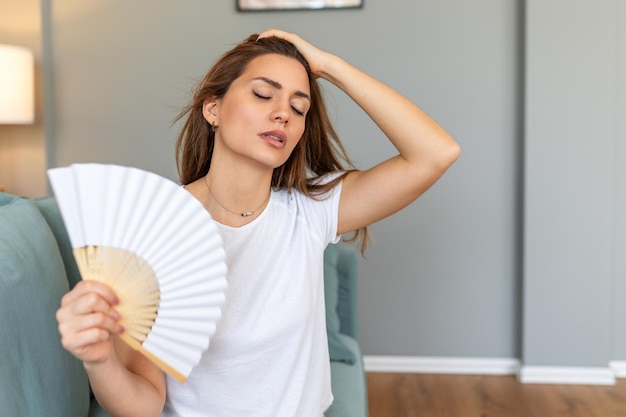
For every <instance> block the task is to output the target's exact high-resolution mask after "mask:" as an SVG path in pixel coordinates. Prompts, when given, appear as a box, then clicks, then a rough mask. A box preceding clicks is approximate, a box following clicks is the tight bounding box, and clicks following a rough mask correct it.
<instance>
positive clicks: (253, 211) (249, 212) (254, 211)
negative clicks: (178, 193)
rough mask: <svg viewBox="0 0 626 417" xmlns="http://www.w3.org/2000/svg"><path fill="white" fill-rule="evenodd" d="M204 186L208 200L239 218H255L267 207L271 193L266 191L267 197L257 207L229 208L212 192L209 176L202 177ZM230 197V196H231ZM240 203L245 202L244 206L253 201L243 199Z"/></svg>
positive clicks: (241, 206) (211, 181)
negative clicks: (208, 196)
mask: <svg viewBox="0 0 626 417" xmlns="http://www.w3.org/2000/svg"><path fill="white" fill-rule="evenodd" d="M204 184H205V185H206V187H207V191H208V192H209V195H210V198H211V199H212V200H213V201H214V202H215V203H217V205H218V206H220V208H221V209H223V210H225V211H226V212H228V213H230V214H233V215H235V216H241V217H254V216H257V215H258V214H259V213H260V212H261V211H262V210H263V209H264V208H265V206H266V205H267V202H268V201H269V199H270V195H271V191H270V190H268V191H267V193H266V194H267V195H266V197H264V198H263V201H262V202H261V203H260V204H259V205H258V206H257V205H256V204H255V205H247V206H244V205H239V206H235V205H233V206H229V205H228V203H223V202H222V200H221V198H218V197H217V196H216V195H215V192H214V191H213V186H212V185H211V184H213V179H212V178H210V176H209V174H207V175H206V176H205V177H204ZM231 195H232V194H231ZM231 200H235V199H231ZM242 201H245V204H249V201H253V199H252V198H244V199H243V200H242ZM244 207H248V208H244Z"/></svg>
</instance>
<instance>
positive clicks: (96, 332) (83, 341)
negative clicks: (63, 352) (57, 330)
mask: <svg viewBox="0 0 626 417" xmlns="http://www.w3.org/2000/svg"><path fill="white" fill-rule="evenodd" d="M110 339H111V333H110V332H108V331H106V330H104V329H100V328H90V329H87V330H84V331H82V332H79V333H72V334H70V335H64V336H62V337H61V344H62V345H63V347H64V348H65V349H67V350H68V351H69V352H71V353H72V354H74V355H76V356H83V355H85V354H86V353H87V350H88V349H89V348H90V347H93V346H95V345H97V344H98V343H102V342H107V341H109V340H110ZM83 359H84V358H83Z"/></svg>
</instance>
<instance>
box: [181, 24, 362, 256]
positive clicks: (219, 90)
mask: <svg viewBox="0 0 626 417" xmlns="http://www.w3.org/2000/svg"><path fill="white" fill-rule="evenodd" d="M266 54H279V55H283V56H286V57H289V58H294V59H296V60H298V61H299V62H300V63H301V64H302V66H303V67H304V68H305V70H306V72H307V75H308V79H309V88H310V93H311V107H310V109H309V111H308V112H307V114H306V121H305V129H304V133H303V135H302V139H301V140H300V141H299V143H298V145H296V147H295V148H294V150H293V152H292V153H291V155H290V156H289V158H288V159H287V161H286V162H285V163H284V164H283V165H281V166H280V167H277V168H276V169H274V172H273V174H272V187H273V188H274V189H287V190H288V191H291V190H292V189H296V190H297V191H299V192H301V193H303V194H305V195H307V196H309V197H311V198H320V196H321V195H323V194H324V193H325V192H326V191H328V190H330V189H331V188H332V187H334V186H335V185H336V184H337V183H338V182H339V181H341V179H342V178H343V175H345V173H347V172H349V171H350V170H354V165H353V164H352V162H351V161H350V158H349V157H348V154H347V152H346V150H345V148H344V146H343V144H342V143H341V141H340V140H339V137H338V135H337V133H336V131H335V129H334V127H333V126H332V124H331V122H330V120H329V117H328V113H327V110H326V105H325V104H324V99H323V96H322V92H321V88H320V86H319V84H318V82H317V80H316V79H315V76H314V75H313V73H312V72H311V69H310V67H309V64H308V63H307V61H306V59H305V58H304V57H303V56H302V54H300V52H299V51H298V50H297V49H296V47H295V46H294V45H293V44H291V43H290V42H288V41H286V40H284V39H281V38H277V37H269V38H261V39H258V35H256V34H254V35H250V36H249V37H248V38H247V39H246V40H245V41H243V42H242V43H240V44H238V45H237V46H235V47H234V48H233V49H231V50H230V51H228V52H226V53H225V54H224V55H222V57H221V58H220V59H219V60H218V61H217V62H216V63H215V64H214V65H213V66H212V67H211V68H210V69H209V71H208V72H207V74H206V75H205V76H204V78H203V79H202V80H201V81H200V82H199V83H198V85H197V86H196V88H195V90H194V91H193V98H192V100H191V103H190V104H189V105H188V106H186V107H184V108H183V110H182V111H181V112H180V114H179V115H178V116H177V117H176V119H175V122H177V121H179V120H181V119H183V118H185V117H186V119H185V122H184V124H183V127H182V129H181V131H180V133H179V135H178V139H177V141H176V164H177V167H178V174H179V176H180V182H181V184H185V185H186V184H189V183H191V182H193V181H195V180H197V179H199V178H202V177H203V176H205V175H206V174H207V172H208V171H209V168H210V166H211V158H212V156H213V146H214V140H215V133H214V132H213V130H212V129H211V125H210V124H209V122H207V120H206V119H205V118H204V116H203V114H202V106H203V104H204V102H205V101H206V100H207V99H219V98H221V97H223V96H224V95H225V94H226V92H227V91H228V89H229V88H230V86H231V84H232V82H233V81H234V80H235V79H237V78H238V77H239V76H241V74H242V73H243V72H244V71H245V69H246V67H247V65H248V64H249V63H250V61H252V60H253V59H254V58H257V57H259V56H262V55H266ZM336 171H343V172H344V174H343V175H341V176H339V177H337V178H335V179H334V180H333V181H330V182H327V183H320V182H319V179H320V178H321V177H323V176H324V175H326V174H329V173H331V172H336ZM357 239H360V240H361V251H362V252H363V251H364V250H365V247H366V245H367V228H363V229H360V230H358V231H356V233H355V235H354V237H353V238H352V239H350V241H354V240H357Z"/></svg>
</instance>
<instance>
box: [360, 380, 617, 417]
mask: <svg viewBox="0 0 626 417" xmlns="http://www.w3.org/2000/svg"><path fill="white" fill-rule="evenodd" d="M367 384H368V395H369V409H370V410H369V411H370V417H552V416H559V417H560V416H567V417H626V380H625V379H618V382H617V384H616V385H612V386H598V385H585V386H583V385H552V384H550V385H543V384H522V383H520V382H519V381H518V380H517V379H516V377H515V376H475V375H471V376H466V375H440V374H438V375H430V374H388V373H368V374H367Z"/></svg>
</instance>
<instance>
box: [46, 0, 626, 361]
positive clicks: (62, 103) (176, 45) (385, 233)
mask: <svg viewBox="0 0 626 417" xmlns="http://www.w3.org/2000/svg"><path fill="white" fill-rule="evenodd" d="M607 1H608V0H603V1H602V2H600V3H602V4H612V3H611V2H608V3H607ZM531 3H532V2H531ZM552 3H555V4H556V3H558V2H555V1H552V2H551V3H550V4H552ZM594 4H595V3H594ZM589 7H591V6H589ZM42 10H43V14H44V15H43V23H44V48H45V51H44V52H45V53H47V54H49V56H50V59H49V60H47V64H46V65H47V69H46V73H47V74H48V76H49V77H50V79H51V81H50V83H48V87H49V90H48V94H47V98H48V100H49V104H48V108H47V109H46V111H47V112H49V113H48V114H52V115H54V117H53V118H52V119H53V120H50V121H49V123H48V124H47V138H46V139H47V141H48V144H49V148H50V152H49V153H48V164H49V166H58V165H66V164H69V163H72V162H80V161H95V162H110V163H120V164H129V165H134V166H138V167H140V168H144V169H149V170H152V171H154V172H157V173H160V174H162V175H165V176H167V177H170V178H172V179H175V178H176V172H175V164H174V159H173V143H174V139H175V135H176V131H177V126H173V127H172V126H171V125H170V123H171V121H172V119H173V117H174V116H175V114H176V111H177V109H178V108H180V106H182V105H183V104H184V103H186V101H187V98H188V92H189V89H190V88H191V85H192V84H193V80H194V79H196V78H198V77H200V76H201V75H202V74H203V73H204V71H205V70H206V69H207V68H208V66H209V65H210V64H211V63H212V62H213V61H214V60H215V59H216V58H217V57H218V55H220V54H221V53H222V52H224V51H225V50H226V49H228V48H230V46H231V45H233V44H235V43H236V42H238V41H240V40H242V39H244V38H245V37H246V36H247V35H248V34H249V33H252V32H258V31H261V30H263V29H265V28H267V27H280V28H283V29H286V30H289V31H295V32H298V33H299V34H301V35H302V36H303V37H305V38H306V39H308V40H310V41H312V42H313V43H315V44H317V45H318V46H320V47H321V48H324V49H327V50H329V51H331V52H334V53H337V54H339V55H341V56H342V57H344V58H345V59H347V60H348V61H350V62H352V63H353V64H355V65H356V66H358V67H360V68H362V69H363V70H365V71H367V72H369V73H370V74H372V75H374V76H375V77H378V78H379V79H381V80H382V81H384V82H386V83H388V84H390V85H391V86H392V87H395V88H397V89H399V90H400V91H402V92H403V93H404V94H405V95H407V96H408V97H409V98H410V99H412V100H413V101H415V102H416V103H418V104H419V105H421V106H422V107H423V108H424V109H425V110H426V111H427V112H428V113H430V114H431V115H432V116H433V117H434V118H435V119H437V120H438V121H439V122H440V123H441V124H442V125H444V126H445V127H446V128H447V129H448V130H449V131H450V132H451V133H452V134H453V135H454V136H455V137H456V138H457V140H458V141H459V142H460V143H461V146H462V148H463V154H462V156H461V159H460V160H459V161H458V162H457V164H455V165H454V166H453V167H452V169H451V170H450V171H449V173H448V174H446V176H445V177H444V178H443V179H442V180H441V182H440V183H438V184H437V185H436V186H435V187H434V188H433V189H431V190H430V191H428V193H427V194H426V195H424V197H423V198H421V199H420V200H419V201H418V202H416V203H415V204H414V205H412V206H410V207H409V208H407V209H406V210H404V211H403V212H401V213H398V214H397V215H395V216H393V217H391V218H389V219H386V220H384V221H381V222H380V223H378V224H375V225H374V226H373V228H372V229H373V230H372V231H373V235H374V240H373V245H372V247H371V248H370V250H369V251H368V253H367V259H364V260H362V261H361V263H360V268H361V280H360V308H361V329H360V330H361V339H362V342H363V347H364V351H365V353H366V354H369V355H378V354H380V355H412V356H413V355H414V356H466V357H467V356H474V357H504V358H511V357H520V356H521V354H522V345H523V340H522V338H523V336H524V329H525V327H523V326H522V310H523V308H524V309H525V308H529V309H533V308H534V306H533V305H529V304H528V303H527V302H524V303H523V304H522V279H523V275H522V249H523V248H522V237H523V228H522V219H523V213H522V206H523V205H522V202H523V201H522V199H523V195H524V189H523V187H522V186H523V179H524V177H523V173H522V168H523V144H524V134H523V130H524V123H523V114H524V110H523V108H524V106H523V99H524V96H525V95H524V87H523V82H524V53H525V50H524V47H523V43H524V39H525V38H524V26H523V25H524V15H525V14H524V9H523V2H522V1H521V0H477V1H473V2H459V1H453V0H440V1H437V2H427V1H415V0H385V1H377V0H365V7H364V8H363V9H361V10H349V11H306V12H299V11H298V12H271V13H238V12H237V11H236V10H235V7H234V0H232V1H230V0H226V1H220V2H213V1H200V0H184V1H180V2H153V1H149V0H136V1H133V2H124V1H120V0H117V1H112V0H106V1H105V0H94V1H90V2H75V1H70V0H55V1H50V0H42ZM581 16H582V17H585V15H584V14H583V15H581ZM581 16H579V17H581ZM622 21H624V20H623V12H622ZM548 35H549V34H548ZM537 36H541V34H538V35H537ZM622 36H623V35H622ZM538 41H540V39H538ZM606 65H609V64H608V63H607V64H606ZM609 66H610V65H609ZM622 68H624V65H622ZM608 70H609V71H615V68H612V69H611V68H608ZM622 76H623V74H622ZM324 86H325V89H326V93H327V97H328V104H329V107H330V109H331V111H332V113H333V115H334V120H335V123H336V127H337V129H338V131H339V134H340V135H341V137H342V139H343V140H344V142H345V144H346V145H347V147H348V149H349V151H350V153H351V155H352V157H353V158H354V160H355V162H356V163H357V165H358V166H359V167H361V168H367V167H369V166H371V165H372V164H374V163H376V162H378V161H379V160H380V159H381V158H383V157H387V156H390V155H391V154H392V153H393V150H392V148H391V146H390V145H389V144H388V143H387V142H386V141H385V140H384V138H382V136H381V134H380V132H379V131H378V130H377V129H376V127H375V126H374V125H373V124H372V123H371V122H370V121H369V120H368V119H367V118H366V116H365V115H364V114H363V113H362V112H361V111H360V110H359V109H358V108H357V107H356V106H355V105H354V104H353V103H351V102H349V101H348V100H347V99H346V97H345V96H343V95H342V93H340V92H339V91H338V90H336V89H335V88H333V87H332V86H330V85H328V84H325V85H324ZM585 91H586V92H589V93H590V94H591V97H595V96H596V94H595V93H594V92H593V91H588V89H587V90H585ZM622 91H623V89H622ZM622 97H624V95H623V94H622ZM557 104H558V103H555V105H557ZM621 106H622V107H621V109H622V110H623V109H624V104H623V102H622V103H621ZM620 129H621V134H622V138H623V133H624V130H625V129H624V124H623V122H622V124H621V125H620ZM608 141H609V139H606V138H605V139H603V142H602V144H603V146H604V148H603V151H602V152H603V156H602V157H601V158H600V159H598V161H596V162H597V163H598V164H600V165H601V164H603V163H604V162H605V159H606V158H605V157H606V155H605V154H606V153H607V152H608V149H607V148H606V146H609V145H608ZM622 142H623V141H622ZM623 153H624V150H623V146H622V153H621V154H622V156H621V158H622V160H623V159H624V156H623ZM558 162H560V160H559V161H555V163H558ZM567 166H571V164H570V163H568V165H567ZM615 166H616V167H617V164H616V165H615ZM597 168H599V169H601V170H603V171H602V173H603V175H604V174H605V173H606V174H607V175H608V171H607V170H608V168H603V166H600V167H597ZM616 170H617V168H616ZM622 173H623V168H622ZM617 174H618V173H617V171H616V172H615V175H617ZM536 175H537V178H540V177H541V172H540V171H538V172H536ZM597 175H599V174H597ZM598 179H599V180H600V178H598ZM603 179H604V178H602V180H603ZM601 184H602V185H601V188H602V191H596V194H593V197H598V198H600V200H601V201H600V202H601V204H602V207H601V208H600V211H599V212H598V213H590V214H595V215H598V216H604V215H605V214H606V212H605V208H606V207H604V206H605V205H607V204H611V203H610V202H609V200H610V199H611V198H612V196H614V195H618V194H619V195H620V199H621V200H619V201H617V200H615V201H614V203H615V209H617V207H618V205H619V207H621V208H622V209H623V208H624V207H625V206H626V202H625V201H624V198H623V195H622V194H620V193H618V191H620V190H617V186H618V183H617V182H615V181H613V182H611V185H607V184H605V183H601ZM610 187H613V190H614V191H613V193H612V191H611V190H610V189H609V188H610ZM564 197H565V196H564ZM611 201H613V200H611ZM590 209H593V207H590ZM614 221H615V224H613V225H616V226H617V224H616V223H617V222H621V223H620V224H619V227H620V228H621V230H622V232H620V233H621V234H616V239H617V238H619V239H621V240H620V241H619V242H617V243H616V246H608V247H607V248H605V249H607V250H611V248H617V245H621V247H622V248H623V247H624V245H625V243H624V241H625V240H626V237H625V236H624V233H623V230H624V229H626V225H624V220H623V218H622V217H619V216H617V215H616V216H615V217H614ZM609 227H611V225H609V224H608V223H606V222H604V223H602V224H601V230H599V231H597V232H595V233H599V234H601V235H602V238H603V239H604V240H603V243H604V244H608V241H607V240H606V239H607V236H606V234H607V233H608V228H609ZM589 229H593V226H591V225H590V226H589ZM569 236H570V235H569V234H566V235H564V236H563V237H565V238H569ZM535 239H537V240H538V241H540V240H541V239H542V236H541V234H539V235H536V236H535ZM552 243H553V244H554V245H556V246H557V247H558V246H559V243H560V242H552ZM527 247H528V245H527ZM611 259H616V258H614V257H613V258H611ZM593 265H594V264H589V265H585V267H592V266H593ZM618 266H619V267H620V268H621V271H622V272H621V274H622V276H623V272H624V270H626V267H625V266H624V265H618V263H617V262H616V264H615V268H614V270H615V271H617V270H618V269H619V268H618ZM566 271H568V272H569V270H566ZM612 271H613V270H611V271H608V270H607V268H602V269H601V271H600V272H601V273H602V274H603V275H604V276H603V278H602V280H603V282H604V281H607V280H609V281H610V280H612V277H613V276H611V277H608V278H607V277H606V276H605V275H606V274H609V273H612ZM556 273H557V274H560V273H561V271H558V268H557V271H556ZM616 274H617V272H616ZM525 275H528V273H525ZM614 275H615V274H614ZM607 285H608V284H607V283H606V282H604V283H603V284H602V289H601V291H602V292H603V293H606V292H607ZM620 285H622V286H623V287H626V284H624V283H620ZM579 289H580V290H586V289H587V288H586V287H582V288H579ZM624 289H626V288H624ZM584 294H585V293H583V294H582V295H584ZM609 303H610V302H609ZM615 304H617V303H615ZM568 313H569V312H568ZM524 314H526V313H524ZM616 314H622V313H621V310H620V308H619V307H617V306H615V308H614V311H611V312H609V313H606V312H605V313H604V315H603V316H602V319H606V320H607V321H604V322H602V326H604V327H605V328H606V327H607V326H609V324H608V323H610V319H611V317H612V315H616ZM566 319H567V318H566ZM621 322H622V323H623V321H621ZM615 326H617V324H616V325H615ZM608 331H609V332H610V331H611V329H609V330H608ZM619 343H620V342H618V341H616V347H615V351H616V352H618V353H619V355H621V356H619V357H623V358H626V349H623V348H622V349H618V347H617V344H619ZM621 346H626V341H622V342H621Z"/></svg>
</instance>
